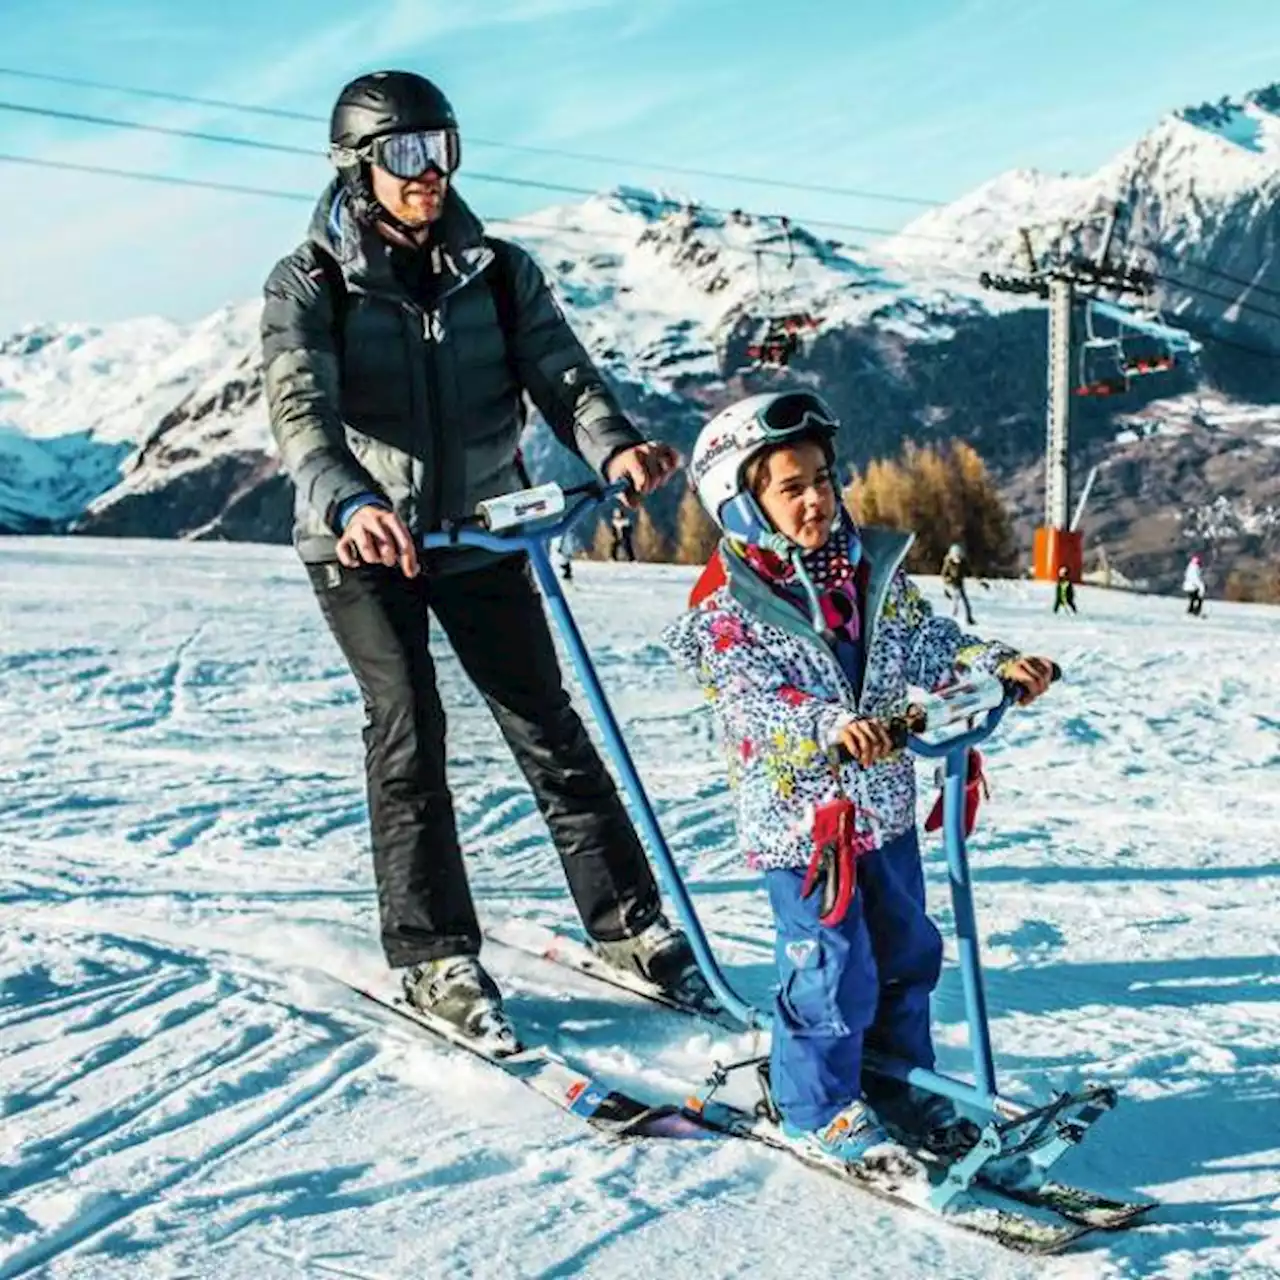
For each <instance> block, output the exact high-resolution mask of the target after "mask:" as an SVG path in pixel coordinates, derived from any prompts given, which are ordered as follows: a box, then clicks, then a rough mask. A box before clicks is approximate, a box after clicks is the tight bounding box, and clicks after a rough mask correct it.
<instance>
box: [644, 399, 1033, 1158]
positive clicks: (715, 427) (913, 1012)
mask: <svg viewBox="0 0 1280 1280" xmlns="http://www.w3.org/2000/svg"><path fill="white" fill-rule="evenodd" d="M835 435H836V421H835V418H834V417H833V416H832V414H831V411H830V409H828V408H827V406H826V405H825V404H824V403H823V402H822V401H821V400H820V399H819V398H818V397H817V396H815V395H812V394H810V393H809V392H804V391H796V392H790V393H782V394H769V395H758V396H752V397H751V398H750V399H747V400H744V401H740V402H739V403H737V404H734V405H731V406H730V407H729V408H727V409H725V410H724V411H723V412H722V413H720V414H719V415H717V416H716V417H715V418H714V419H713V420H712V421H711V422H709V423H708V424H707V425H706V426H705V427H704V428H703V430H702V432H701V434H700V435H699V437H698V441H697V444H696V445H695V446H694V451H693V458H692V461H691V462H690V465H689V472H690V478H691V481H692V483H693V484H694V486H695V488H696V491H697V494H698V497H699V499H700V500H701V502H702V504H703V506H704V507H705V508H706V510H707V512H708V513H709V514H710V516H711V517H712V519H713V520H715V522H716V523H717V525H719V527H720V529H721V531H722V533H723V538H722V540H721V542H720V546H719V549H718V552H717V554H716V556H714V557H713V558H712V560H711V562H710V563H709V564H708V566H707V568H706V569H705V570H704V573H703V578H702V580H701V581H700V583H699V586H698V588H696V589H695V592H694V596H693V600H692V601H691V603H694V605H695V607H694V608H692V609H691V610H690V612H688V613H686V614H684V615H683V616H682V617H681V618H679V619H678V620H677V621H676V622H675V623H673V624H672V625H671V626H670V627H669V628H668V629H667V630H666V632H665V633H664V635H663V639H664V641H665V642H666V644H667V645H668V646H669V647H670V648H671V650H672V652H673V653H674V655H675V657H676V660H677V662H678V663H679V664H680V665H681V666H682V667H683V668H685V669H686V670H688V671H690V672H691V673H693V674H694V675H695V676H696V678H697V679H698V680H699V682H700V683H701V684H702V686H703V690H704V692H705V693H706V695H707V697H708V699H709V701H710V703H711V706H712V708H713V710H714V711H715V713H716V715H717V718H718V720H719V726H720V730H721V734H722V737H723V739H724V746H725V748H726V750H727V753H728V757H729V760H730V766H729V781H730V783H731V785H732V786H733V787H734V789H735V791H736V793H737V798H736V815H737V824H738V838H739V841H740V844H741V847H742V848H743V850H744V851H745V853H746V857H747V860H748V863H749V865H750V866H752V867H753V868H755V869H757V870H759V871H761V872H762V873H763V887H764V889H765V890H766V892H767V893H768V895H769V902H770V906H771V907H772V911H773V918H774V923H775V926H776V932H777V937H776V944H775V947H774V956H775V960H776V963H777V969H778V973H777V976H778V979H779V992H778V995H777V998H776V1001H775V1017H774V1023H773V1048H772V1054H771V1058H770V1078H771V1090H772V1095H773V1100H774V1102H775V1103H776V1104H777V1106H778V1108H779V1110H780V1111H781V1114H782V1121H783V1133H784V1134H785V1135H786V1136H787V1137H788V1139H789V1140H791V1141H793V1142H795V1143H797V1144H798V1145H800V1146H802V1147H804V1148H806V1149H808V1150H810V1151H814V1152H816V1153H818V1154H821V1155H822V1156H823V1157H825V1158H835V1159H837V1160H841V1161H856V1160H859V1159H861V1158H863V1157H865V1156H867V1155H868V1154H871V1153H873V1152H874V1151H875V1150H876V1149H879V1150H880V1151H882V1152H886V1153H890V1152H895V1151H898V1150H899V1149H898V1148H897V1147H894V1146H892V1145H887V1144H890V1143H891V1139H890V1137H889V1134H892V1135H893V1138H894V1139H896V1140H898V1141H905V1142H908V1143H911V1144H914V1145H918V1144H921V1143H923V1144H926V1145H928V1146H930V1147H932V1148H934V1149H935V1150H939V1151H945V1152H955V1151H956V1150H958V1149H962V1148H963V1147H965V1146H966V1145H972V1143H973V1142H974V1141H975V1140H976V1138H977V1129H976V1127H975V1126H974V1125H973V1124H972V1123H971V1122H970V1121H968V1120H965V1119H964V1118H963V1117H962V1116H961V1115H960V1114H959V1113H958V1111H957V1110H956V1108H955V1106H954V1105H953V1104H952V1103H951V1102H950V1101H949V1100H948V1099H946V1098H944V1097H942V1096H941V1095H938V1094H935V1093H931V1092H927V1091H925V1090H921V1089H918V1088H915V1087H913V1086H910V1085H907V1084H904V1083H901V1082H898V1081H896V1080H891V1079H889V1078H887V1077H884V1076H880V1075H876V1074H872V1073H870V1072H868V1073H867V1074H865V1075H864V1074H863V1071H862V1053H863V1047H864V1044H865V1046H866V1047H867V1048H874V1049H876V1050H879V1051H881V1052H887V1053H890V1054H892V1055H894V1056H895V1057H898V1058H900V1059H902V1060H905V1061H906V1062H907V1063H910V1064H912V1065H918V1066H922V1067H931V1066H932V1065H933V1063H934V1048H933V1040H932V1037H931V1034H930V1028H929V993H930V991H932V989H933V987H934V985H935V984H936V982H937V980H938V973H939V969H940V967H941V963H942V941H941V939H940V937H939V935H938V931H937V929H936V928H935V927H934V925H933V922H932V921H931V920H930V919H929V917H928V915H927V914H926V911H925V900H924V877H923V872H922V870H921V862H920V848H919V844H918V841H917V833H916V801H915V780H914V766H913V764H912V762H911V760H910V758H909V757H907V756H905V755H904V754H903V753H902V752H900V751H897V750H895V749H894V747H893V745H892V743H891V741H890V738H889V733H888V730H887V728H886V726H885V724H884V721H883V719H882V717H887V716H889V715H891V714H894V713H897V712H900V711H902V710H903V709H904V708H905V706H906V703H907V686H908V684H911V685H915V686H920V687H923V688H926V689H932V688H935V687H937V686H938V685H939V684H940V683H942V682H943V681H945V680H947V679H948V678H949V677H950V676H951V675H952V673H953V672H954V671H955V670H956V669H957V668H964V669H967V670H970V671H974V672H990V673H998V674H1000V675H1001V676H1004V677H1007V678H1009V679H1011V680H1014V681H1016V682H1017V683H1019V684H1021V685H1022V686H1023V687H1024V689H1025V695H1024V700H1025V701H1027V702H1030V701H1032V700H1033V699H1034V698H1036V697H1038V696H1039V695H1040V694H1042V693H1043V692H1044V691H1045V690H1046V689H1047V688H1048V685H1049V680H1050V671H1051V666H1050V664H1049V663H1047V662H1046V661H1045V660H1043V659H1037V658H1025V657H1022V656H1020V655H1019V654H1018V653H1017V652H1016V651H1015V650H1013V649H1010V648H1008V647H1007V646H1005V645H1003V644H999V643H997V642H986V641H982V640H978V639H976V638H974V637H973V636H968V635H965V634H963V633H962V632H961V630H960V628H959V627H958V626H957V625H956V623H955V622H953V621H951V620H950V619H945V618H940V617H937V616H935V615H934V614H933V613H932V611H931V610H930V608H929V605H928V604H927V603H926V602H925V600H924V598H923V597H922V596H921V594H920V592H919V590H918V589H917V588H916V586H915V585H914V584H913V583H912V582H911V581H910V579H908V578H907V576H906V575H905V574H904V573H903V572H902V569H901V564H902V560H903V557H904V556H905V554H906V551H907V545H908V539H907V538H906V536H905V535H903V534H900V533H896V532H893V531H890V530H887V529H858V528H856V527H854V525H853V523H852V521H851V519H850V517H849V515H848V514H847V512H845V511H844V509H843V508H842V506H841V505H840V502H839V499H838V496H837V491H836V485H835V475H836V474H837V473H836V467H835V456H834V440H835ZM870 602H874V605H872V604H871V603H870ZM871 607H874V608H875V610H876V614H875V616H873V617H868V616H867V613H866V611H867V609H868V608H871ZM855 690H857V691H859V692H857V693H855ZM855 708H861V710H860V711H859V710H857V709H855ZM837 747H843V748H844V750H845V751H846V752H847V753H848V755H849V756H850V757H852V761H851V762H850V763H847V764H839V763H838V757H837V756H835V755H834V754H833V752H834V750H835V748H837ZM806 868H807V869H808V874H806ZM855 884H856V886H857V892H856V893H854V892H852V891H853V888H854V885H855ZM819 888H821V889H822V892H819V891H818V890H819ZM849 893H852V897H851V898H848V897H847V896H846V895H847V894H849ZM828 898H830V900H831V901H832V902H836V903H839V902H841V901H845V902H846V903H847V906H846V908H845V910H844V912H843V914H841V913H840V912H838V911H830V912H828V910H827V908H826V907H825V906H824V905H823V903H824V900H826V899H828Z"/></svg>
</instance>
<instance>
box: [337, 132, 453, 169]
mask: <svg viewBox="0 0 1280 1280" xmlns="http://www.w3.org/2000/svg"><path fill="white" fill-rule="evenodd" d="M360 158H361V159H362V160H368V161H369V162H370V163H371V164H376V165H377V166H378V168H379V169H385V170H386V171H387V172H388V173H389V174H391V176H392V177H393V178H399V179H400V180H401V181H402V182H405V181H407V180H408V179H410V178H418V177H421V176H422V174H424V173H426V172H427V170H428V169H434V170H435V171H436V172H437V173H438V174H440V176H441V177H442V178H447V177H449V175H450V174H452V173H454V172H455V171H456V170H457V168H458V165H459V164H460V163H461V161H462V144H461V143H460V142H459V141H458V131H457V130H456V129H423V130H420V131H418V132H416V133H386V134H383V135H382V137H380V138H374V139H373V140H372V141H371V142H369V143H368V145H367V146H365V147H362V148H361V150H360Z"/></svg>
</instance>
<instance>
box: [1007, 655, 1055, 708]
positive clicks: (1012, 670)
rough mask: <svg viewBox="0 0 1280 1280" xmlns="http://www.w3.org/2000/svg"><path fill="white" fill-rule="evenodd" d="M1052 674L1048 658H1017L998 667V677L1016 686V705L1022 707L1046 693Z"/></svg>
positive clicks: (1050, 662) (1051, 666)
mask: <svg viewBox="0 0 1280 1280" xmlns="http://www.w3.org/2000/svg"><path fill="white" fill-rule="evenodd" d="M1053 676H1054V665H1053V662H1052V661H1051V660H1050V659H1049V658H1018V659H1016V660H1015V661H1013V662H1010V663H1008V664H1007V665H1006V666H1003V667H1001V668H1000V678H1001V679H1002V680H1006V681H1008V682H1009V683H1010V684H1016V685H1017V686H1018V688H1019V690H1020V693H1019V694H1018V705H1019V706H1022V707H1025V706H1029V705H1030V704H1031V703H1033V702H1034V701H1035V700H1036V699H1037V698H1038V697H1040V696H1041V694H1043V693H1046V692H1047V691H1048V688H1049V686H1050V685H1051V684H1052V683H1053Z"/></svg>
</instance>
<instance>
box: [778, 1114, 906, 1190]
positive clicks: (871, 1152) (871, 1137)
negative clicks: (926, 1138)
mask: <svg viewBox="0 0 1280 1280" xmlns="http://www.w3.org/2000/svg"><path fill="white" fill-rule="evenodd" d="M781 1128H782V1136H783V1137H784V1138H786V1139H787V1141H788V1142H790V1143H791V1144H792V1145H793V1146H795V1147H797V1148H798V1149H799V1150H800V1152H801V1153H802V1154H804V1155H807V1156H810V1157H816V1158H817V1159H819V1160H821V1161H823V1162H824V1163H827V1164H832V1165H836V1166H842V1167H844V1168H849V1167H850V1166H854V1167H861V1168H865V1169H867V1170H874V1171H875V1172H877V1173H891V1174H901V1175H904V1176H907V1177H912V1176H915V1175H917V1174H919V1172H920V1165H919V1164H918V1162H917V1161H916V1159H915V1158H914V1157H913V1156H912V1154H911V1152H909V1151H908V1150H906V1148H904V1147H902V1146H899V1145H898V1143H897V1142H895V1141H894V1140H893V1138H892V1137H890V1136H889V1133H888V1132H887V1131H886V1130H885V1127H884V1126H883V1125H882V1124H881V1123H880V1120H879V1118H878V1117H877V1116H876V1113H875V1112H874V1111H872V1110H871V1108H870V1107H869V1106H868V1105H867V1104H866V1103H865V1102H864V1101H862V1099H861V1098H858V1099H855V1100H854V1101H853V1102H851V1103H849V1105H848V1106H847V1107H845V1108H844V1109H843V1110H842V1111H840V1112H839V1113H837V1114H836V1115H835V1116H833V1117H832V1118H831V1119H830V1120H828V1121H827V1123H826V1124H824V1125H822V1126H821V1127H820V1128H817V1129H799V1128H797V1127H796V1126H794V1125H792V1124H789V1123H788V1122H787V1121H786V1120H783V1122H782V1126H781Z"/></svg>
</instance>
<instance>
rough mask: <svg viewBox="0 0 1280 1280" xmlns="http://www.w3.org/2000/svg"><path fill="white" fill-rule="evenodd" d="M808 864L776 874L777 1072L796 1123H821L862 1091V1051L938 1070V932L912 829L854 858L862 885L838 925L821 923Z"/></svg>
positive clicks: (784, 1107) (776, 1089)
mask: <svg viewBox="0 0 1280 1280" xmlns="http://www.w3.org/2000/svg"><path fill="white" fill-rule="evenodd" d="M803 883H804V871H803V870H801V869H800V868H788V869H785V870H780V871H769V872H767V873H766V874H765V884H766V887H767V888H768V891H769V902H770V905H771V906H772V908H773V917H774V923H775V925H776V926H777V941H776V943H775V954H776V958H777V964H778V980H779V988H778V994H777V997H776V999H775V1001H774V1023H773V1050H772V1054H771V1057H770V1075H771V1080H772V1089H773V1097H774V1101H775V1102H776V1103H777V1105H778V1109H779V1110H780V1111H781V1112H782V1116H783V1118H784V1119H785V1120H786V1121H787V1123H788V1124H791V1125H794V1126H795V1127H796V1128H799V1129H817V1128H820V1127H821V1126H823V1125H825V1124H826V1123H827V1122H828V1121H829V1120H831V1119H832V1117H833V1116H835V1115H836V1113H837V1112H839V1111H840V1110H842V1109H843V1108H844V1107H846V1106H848V1105H849V1103H850V1102H852V1101H853V1100H854V1099H855V1098H858V1097H860V1096H861V1094H862V1050H863V1046H864V1045H865V1046H866V1047H867V1048H869V1049H874V1050H876V1051H877V1052H879V1053H884V1054H889V1055H892V1056H894V1057H897V1058H903V1059H905V1060H906V1061H907V1062H909V1063H911V1064H912V1065H913V1066H920V1067H932V1066H933V1064H934V1053H933V1039H932V1037H931V1036H930V1034H929V993H930V992H931V991H932V990H933V988H934V987H935V986H936V985H937V982H938V975H939V973H940V971H941V968H942V938H941V937H940V936H939V934H938V930H937V928H936V926H935V925H934V923H933V921H932V920H930V919H929V917H928V915H926V914H925V902H924V870H923V868H922V867H921V865H920V844H919V840H918V838H917V835H916V832H915V830H914V829H912V830H911V831H908V832H906V833H905V834H903V835H901V836H898V837H897V838H896V839H894V840H892V841H891V842H890V843H888V844H887V845H885V846H884V847H883V848H881V849H877V850H876V851H875V852H874V853H869V854H864V855H863V856H862V857H861V858H859V859H858V891H857V893H856V894H854V897H853V902H852V903H851V904H850V907H849V911H848V914H847V915H846V916H845V918H844V920H842V921H841V922H840V924H838V925H836V926H834V927H828V926H826V925H823V924H820V923H819V921H818V911H819V909H820V905H821V897H822V895H821V892H820V891H819V892H815V893H814V894H813V895H812V897H810V898H807V899H806V898H802V897H801V896H800V889H801V886H802V884H803Z"/></svg>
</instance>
